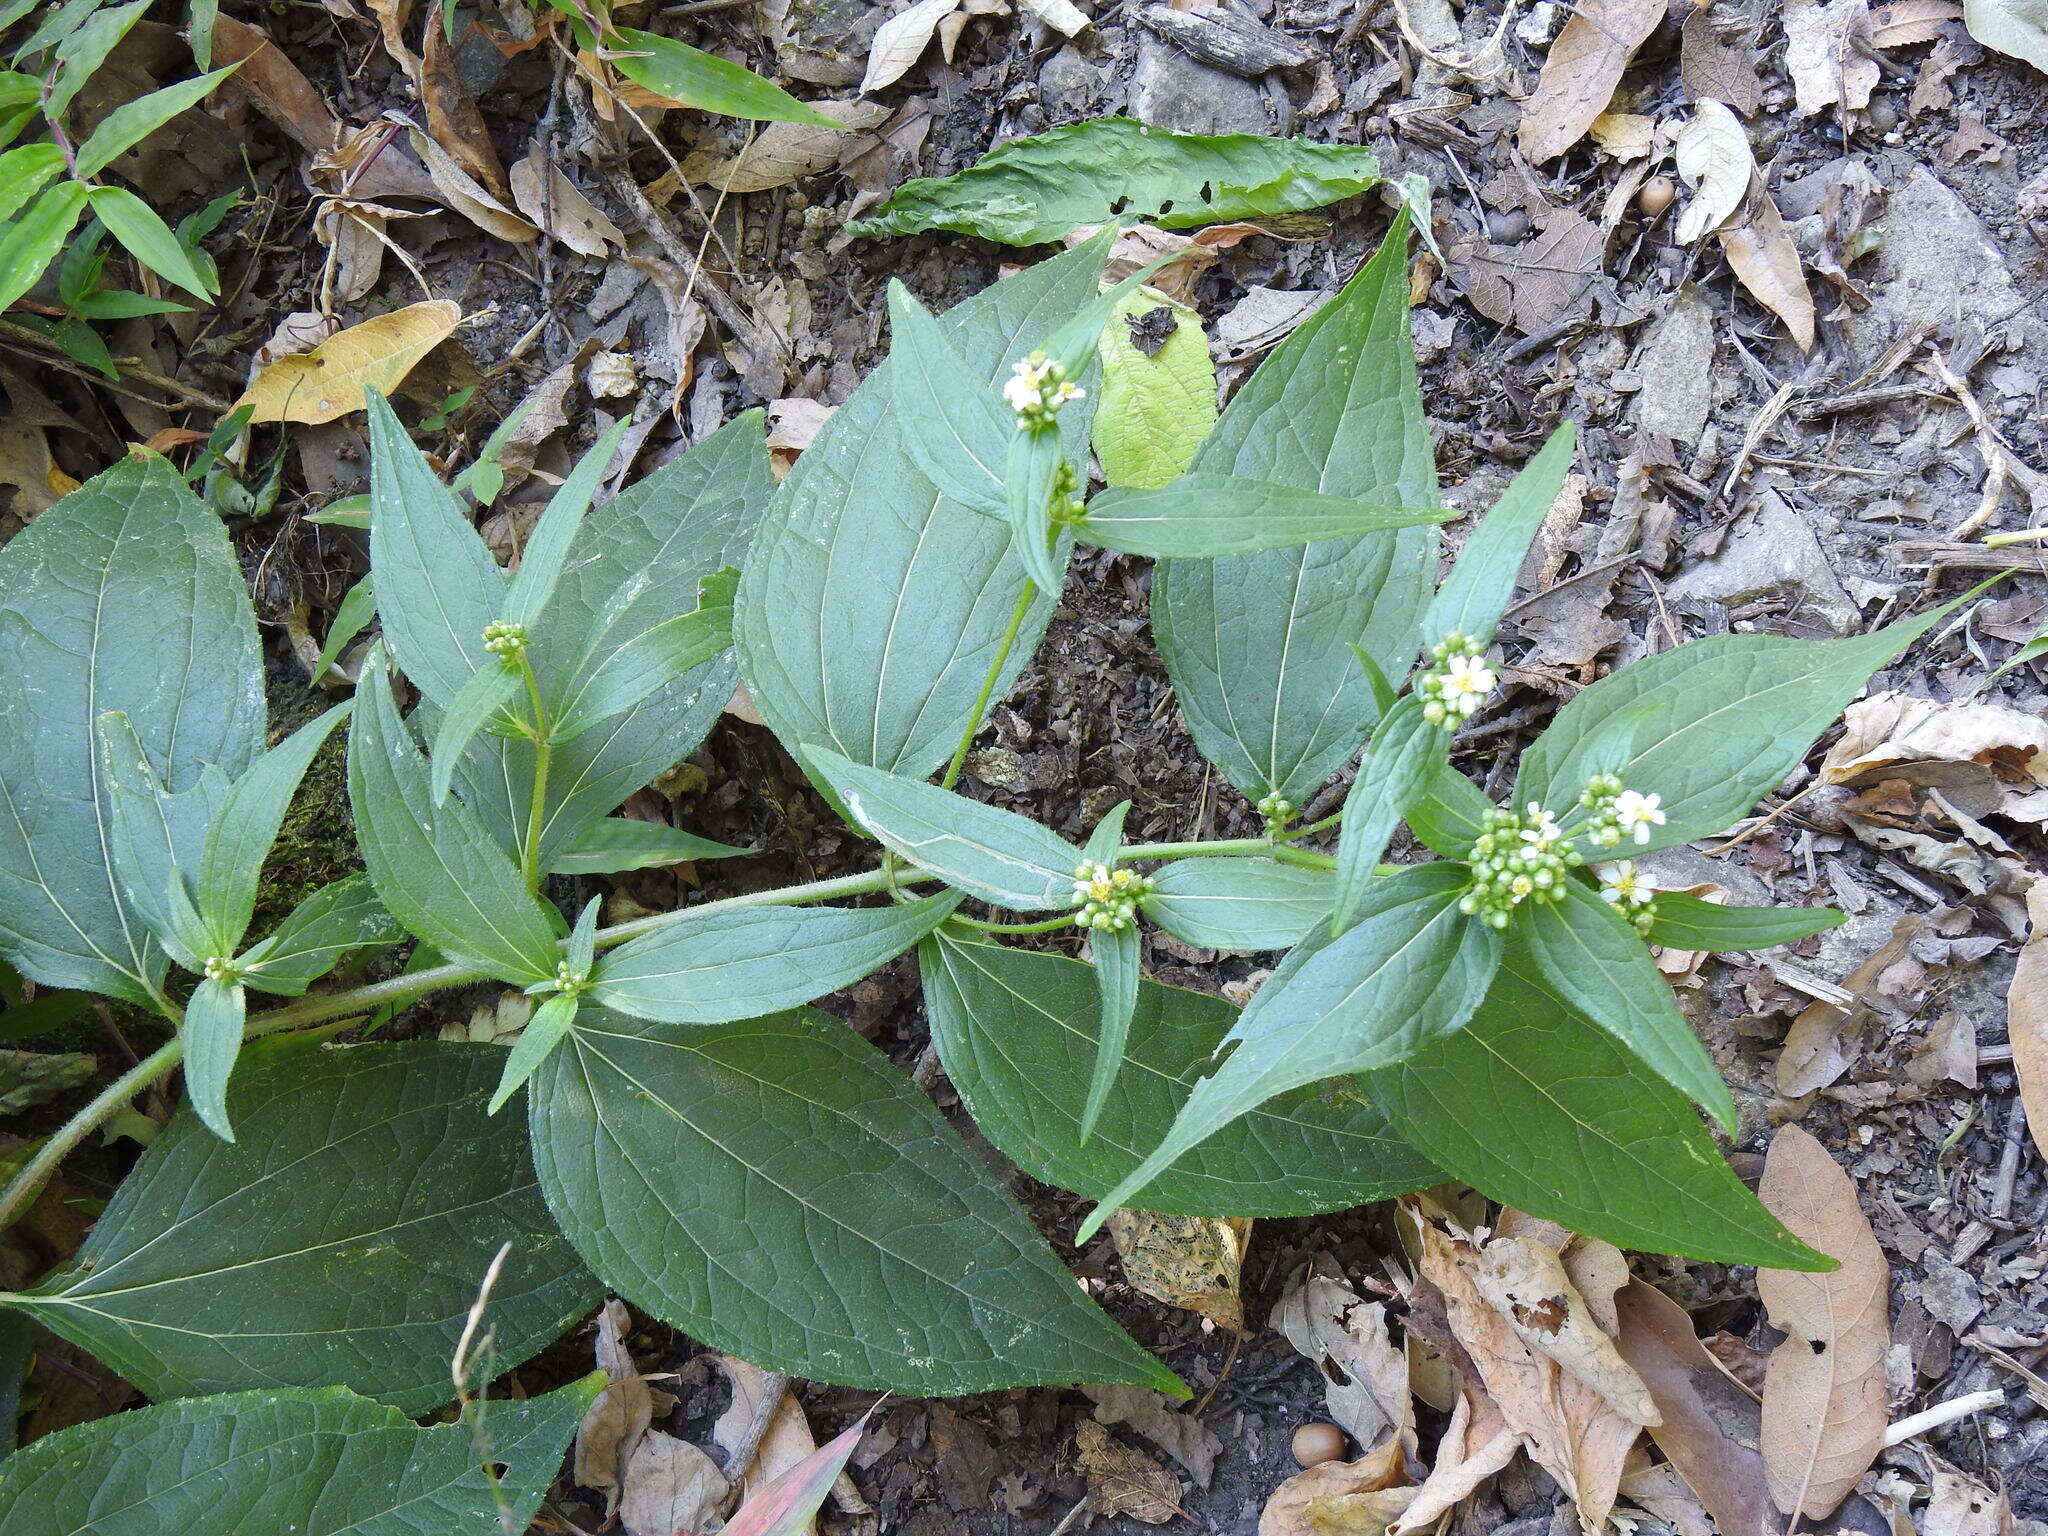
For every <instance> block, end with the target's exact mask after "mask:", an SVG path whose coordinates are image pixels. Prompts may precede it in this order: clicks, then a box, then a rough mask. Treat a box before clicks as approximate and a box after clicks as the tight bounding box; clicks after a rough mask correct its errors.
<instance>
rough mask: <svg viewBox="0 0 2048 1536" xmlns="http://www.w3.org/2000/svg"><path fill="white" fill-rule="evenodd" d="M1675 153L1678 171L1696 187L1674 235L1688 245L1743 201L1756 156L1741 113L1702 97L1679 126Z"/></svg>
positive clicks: (1686, 181) (1715, 225)
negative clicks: (1688, 117) (1752, 150)
mask: <svg viewBox="0 0 2048 1536" xmlns="http://www.w3.org/2000/svg"><path fill="white" fill-rule="evenodd" d="M1674 159H1675V161H1676V164H1677V167H1678V174H1679V175H1680V176H1681V177H1683V178H1684V179H1685V184H1686V185H1687V186H1689V187H1691V188H1693V189H1694V190H1693V194H1692V200H1691V201H1690V202H1688V203H1687V204H1686V205H1685V210H1684V211H1683V212H1682V213H1680V214H1679V216H1678V222H1677V224H1676V225H1674V226H1673V228H1672V236H1673V238H1675V239H1676V240H1677V241H1678V242H1679V243H1680V244H1681V245H1690V244H1691V243H1692V242H1693V241H1695V240H1697V239H1699V237H1700V236H1701V235H1704V234H1706V233H1707V232H1708V231H1709V230H1714V229H1719V228H1720V227H1721V226H1722V225H1723V224H1724V223H1726V222H1727V221H1728V220H1729V219H1730V218H1731V217H1733V216H1734V213H1735V211H1736V210H1737V209H1738V208H1740V207H1741V206H1742V200H1743V198H1744V197H1746V196H1747V195H1748V193H1749V182H1750V178H1751V177H1752V176H1754V175H1755V174H1756V156H1755V155H1754V154H1753V153H1752V152H1751V151H1750V147H1749V135H1748V133H1746V132H1745V131H1744V130H1743V127H1742V119H1740V118H1739V117H1737V116H1736V115H1735V114H1734V113H1733V112H1732V111H1730V110H1729V109H1728V108H1727V107H1726V106H1724V105H1723V104H1722V103H1720V102H1718V101H1710V100H1701V101H1698V102H1695V103H1694V104H1693V115H1692V118H1691V119H1690V121H1688V122H1687V123H1686V124H1685V126H1684V127H1682V128H1680V129H1679V130H1678V143H1677V149H1676V154H1675V156H1674Z"/></svg>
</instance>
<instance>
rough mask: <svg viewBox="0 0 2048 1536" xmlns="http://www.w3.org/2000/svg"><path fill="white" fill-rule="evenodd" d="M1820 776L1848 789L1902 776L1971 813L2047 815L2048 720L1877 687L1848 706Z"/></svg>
mask: <svg viewBox="0 0 2048 1536" xmlns="http://www.w3.org/2000/svg"><path fill="white" fill-rule="evenodd" d="M1820 778H1821V782H1822V783H1824V784H1846V785H1848V786H1849V787H1850V788H1852V789H1865V788H1868V787H1870V786H1871V785H1874V784H1876V783H1878V782H1879V781H1880V780H1885V779H1897V780H1903V781H1905V782H1906V783H1908V784H1910V785H1912V786H1913V788H1915V789H1934V790H1939V791H1940V792H1941V795H1942V798H1943V799H1945V800H1947V801H1949V802H1950V803H1951V804H1953V805H1955V806H1957V807H1958V808H1960V809H1961V810H1963V811H1965V812H1967V813H1968V814H1969V815H1971V816H1991V815H1998V816H2009V817H2011V818H2013V819H2014V820H2016V821H2027V822H2036V823H2038V822H2043V821H2048V724H2044V723H2043V722H2042V720H2041V719H2040V718H2039V717H2038V716H2036V715H2032V714H2028V713H2026V712H2025V711H2022V710H2017V709H2007V708H2006V707H2005V706H2003V705H2001V704H1979V703H1973V702H1970V701H1968V700H1956V701H1952V702H1949V703H1941V702H1939V701H1937V700H1934V699H1916V698H1913V697H1911V696H1910V695H1907V694H1904V693H1899V692H1896V691H1894V692H1889V693H1880V694H1878V695H1876V696H1875V697H1873V698H1868V699H1859V700H1857V701H1856V702H1855V703H1854V704H1851V705H1850V706H1849V709H1848V712H1847V713H1846V714H1845V715H1843V717H1842V736H1841V739H1840V740H1839V741H1837V742H1836V743H1835V744H1834V746H1832V747H1831V748H1829V749H1828V755H1827V757H1826V759H1825V760H1823V761H1822V763H1821V766H1820Z"/></svg>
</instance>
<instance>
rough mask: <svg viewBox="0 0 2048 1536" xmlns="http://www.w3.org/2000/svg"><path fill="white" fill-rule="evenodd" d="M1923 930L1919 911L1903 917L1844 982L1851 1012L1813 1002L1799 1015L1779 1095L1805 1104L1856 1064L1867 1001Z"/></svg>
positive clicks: (1782, 1055)
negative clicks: (1805, 1100) (1809, 1098)
mask: <svg viewBox="0 0 2048 1536" xmlns="http://www.w3.org/2000/svg"><path fill="white" fill-rule="evenodd" d="M1926 931H1927V919H1926V918H1924V917H1922V916H1920V914H1918V913H1917V912H1903V913H1901V914H1900V915H1899V920H1898V921H1897V922H1896V923H1894V924H1893V925H1892V931H1891V933H1890V935H1889V936H1888V937H1887V938H1886V939H1885V941H1884V943H1883V944H1881V945H1879V946H1878V947H1877V948H1876V949H1875V950H1873V951H1872V952H1871V953H1870V955H1869V956H1868V957H1867V958H1866V959H1865V960H1864V961H1863V963H1862V964H1860V965H1858V966H1857V967H1856V969H1855V970H1853V971H1851V972H1850V973H1849V974H1848V975H1847V976H1846V977H1844V978H1843V980H1842V990H1843V991H1845V992H1847V993H1848V994H1849V995H1850V997H1851V998H1852V999H1853V1001H1852V1003H1851V1004H1850V1006H1849V1007H1847V1008H1843V1007H1840V1006H1838V1005H1836V1004H1834V1003H1831V1002H1828V1001H1827V1000H1826V999H1823V998H1816V999H1815V1000H1814V1001H1813V1002H1812V1003H1810V1004H1808V1005H1807V1006H1806V1007H1805V1008H1803V1009H1801V1010H1800V1012H1799V1016H1798V1017H1797V1018H1795V1019H1794V1020H1793V1021H1792V1027H1791V1028H1790V1029H1789V1030H1787V1031H1786V1032H1785V1047H1784V1049H1783V1050H1781V1051H1780V1052H1779V1053H1778V1064H1777V1082H1778V1092H1780V1093H1781V1094H1783V1095H1784V1096H1785V1097H1786V1098H1788V1099H1803V1098H1805V1097H1806V1096H1807V1095H1808V1094H1810V1093H1818V1092H1819V1091H1820V1090H1821V1089H1823V1088H1825V1087H1827V1086H1828V1085H1829V1084H1830V1083H1832V1082H1834V1081H1835V1080H1836V1079H1837V1078H1839V1077H1840V1076H1841V1075H1842V1074H1843V1073H1844V1072H1846V1071H1848V1070H1849V1068H1850V1067H1851V1066H1853V1065H1854V1064H1855V1060H1856V1057H1857V1055H1859V1054H1860V1053H1861V1049H1862V1047H1861V1043H1860V1040H1859V1038H1858V1037H1859V1036H1860V1035H1861V1033H1862V1031H1863V1027H1864V1026H1865V1025H1866V1024H1867V1023H1868V1022H1869V1019H1870V1016H1871V1015H1870V1008H1869V1003H1868V999H1869V998H1871V997H1873V996H1878V995H1881V994H1882V991H1883V985H1882V983H1883V978H1884V977H1885V975H1886V973H1887V972H1888V971H1890V970H1891V969H1892V967H1893V966H1895V965H1897V964H1898V963H1899V962H1900V961H1901V960H1904V959H1906V958H1908V956H1909V953H1910V950H1911V947H1912V944H1913V941H1914V940H1915V939H1917V938H1918V937H1920V935H1921V934H1923V933H1925V932H1926Z"/></svg>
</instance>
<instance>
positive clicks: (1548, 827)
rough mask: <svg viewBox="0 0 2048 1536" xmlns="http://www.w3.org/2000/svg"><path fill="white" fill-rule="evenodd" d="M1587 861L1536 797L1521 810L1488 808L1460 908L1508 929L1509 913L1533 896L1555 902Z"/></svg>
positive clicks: (1473, 852)
mask: <svg viewBox="0 0 2048 1536" xmlns="http://www.w3.org/2000/svg"><path fill="white" fill-rule="evenodd" d="M1584 862H1585V860H1584V859H1583V857H1582V856H1581V855H1580V853H1579V851H1578V850H1577V849H1576V848H1574V847H1572V845H1571V843H1570V842H1569V841H1568V840H1567V839H1566V837H1565V833H1564V829H1563V828H1561V827H1560V826H1558V824H1557V821H1556V819H1555V818H1553V817H1552V816H1551V815H1550V813H1549V812H1548V811H1546V810H1544V809H1543V807H1542V806H1541V805H1539V804H1537V803H1536V802H1535V801H1534V800H1531V801H1530V802H1529V803H1528V805H1527V806H1526V807H1525V808H1524V809H1523V810H1522V812H1521V813H1520V814H1517V813H1516V812H1514V811H1512V810H1506V809H1499V810H1492V811H1488V812H1487V813H1486V820H1485V822H1484V824H1483V826H1482V828H1481V831H1480V833H1479V836H1478V838H1477V839H1475V840H1474V842H1473V844H1472V858H1471V866H1472V889H1471V890H1469V891H1467V892H1466V893H1465V895H1464V898H1463V900H1461V901H1460V902H1459V903H1458V910H1459V911H1460V912H1463V913H1464V914H1465V915H1466V916H1468V917H1477V918H1479V919H1480V921H1482V922H1485V923H1490V924H1491V925H1492V926H1493V927H1495V928H1505V927H1507V925H1508V915H1509V914H1510V913H1511V912H1513V911H1514V910H1515V908H1516V907H1519V906H1520V905H1521V904H1522V903H1523V902H1525V901H1527V900H1529V899H1530V898H1531V897H1534V898H1535V899H1536V900H1538V901H1556V900H1557V898H1558V897H1559V896H1561V895H1562V894H1563V893H1564V882H1565V881H1566V880H1567V879H1568V878H1570V872H1571V870H1572V868H1573V866H1574V865H1577V864H1582V863H1584Z"/></svg>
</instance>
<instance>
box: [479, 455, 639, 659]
mask: <svg viewBox="0 0 2048 1536" xmlns="http://www.w3.org/2000/svg"><path fill="white" fill-rule="evenodd" d="M632 424H633V422H632V418H631V417H626V418H624V419H622V420H620V421H617V422H615V423H613V425H612V428H611V430H610V431H608V432H606V433H605V434H604V435H603V436H602V437H600V438H599V439H598V440H597V441H596V442H595V443H594V444H592V445H591V448H590V451H589V452H588V453H586V454H584V455H583V457H582V458H581V459H579V460H578V461H577V463H576V467H575V468H574V469H572V470H570V471H569V474H568V477H567V478H566V479H564V480H563V481H562V483H561V485H560V486H558V487H557V488H556V490H555V494H554V495H553V496H552V497H550V498H549V499H548V505H547V510H546V511H544V512H542V513H541V515H540V521H539V522H537V523H535V524H534V527H533V534H532V536H531V537H530V538H528V539H527V541H526V547H525V548H524V549H522V550H520V552H519V569H518V570H516V571H514V572H513V573H512V579H511V581H510V582H509V583H507V585H506V587H505V613H504V618H505V621H506V622H507V623H509V624H537V623H539V622H540V616H541V614H542V613H544V612H545V611H546V610H547V606H548V599H549V598H551V597H553V596H554V595H555V585H556V583H557V582H559V581H560V580H561V579H562V567H563V566H565V565H566V564H568V562H569V550H570V548H571V547H572V546H573V545H574V544H575V542H576V535H577V533H578V531H579V530H580V529H581V528H582V527H583V519H584V517H585V515H586V514H587V513H588V512H589V511H590V503H591V502H592V501H593V500H594V499H595V498H596V496H597V492H598V488H599V486H601V485H602V484H603V482H604V473H605V471H606V470H607V469H609V468H610V467H611V462H612V459H613V458H614V457H615V456H616V455H617V453H618V451H619V444H620V442H621V441H623V440H624V438H625V436H626V429H627V428H628V427H630V426H631V425H632Z"/></svg>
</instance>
